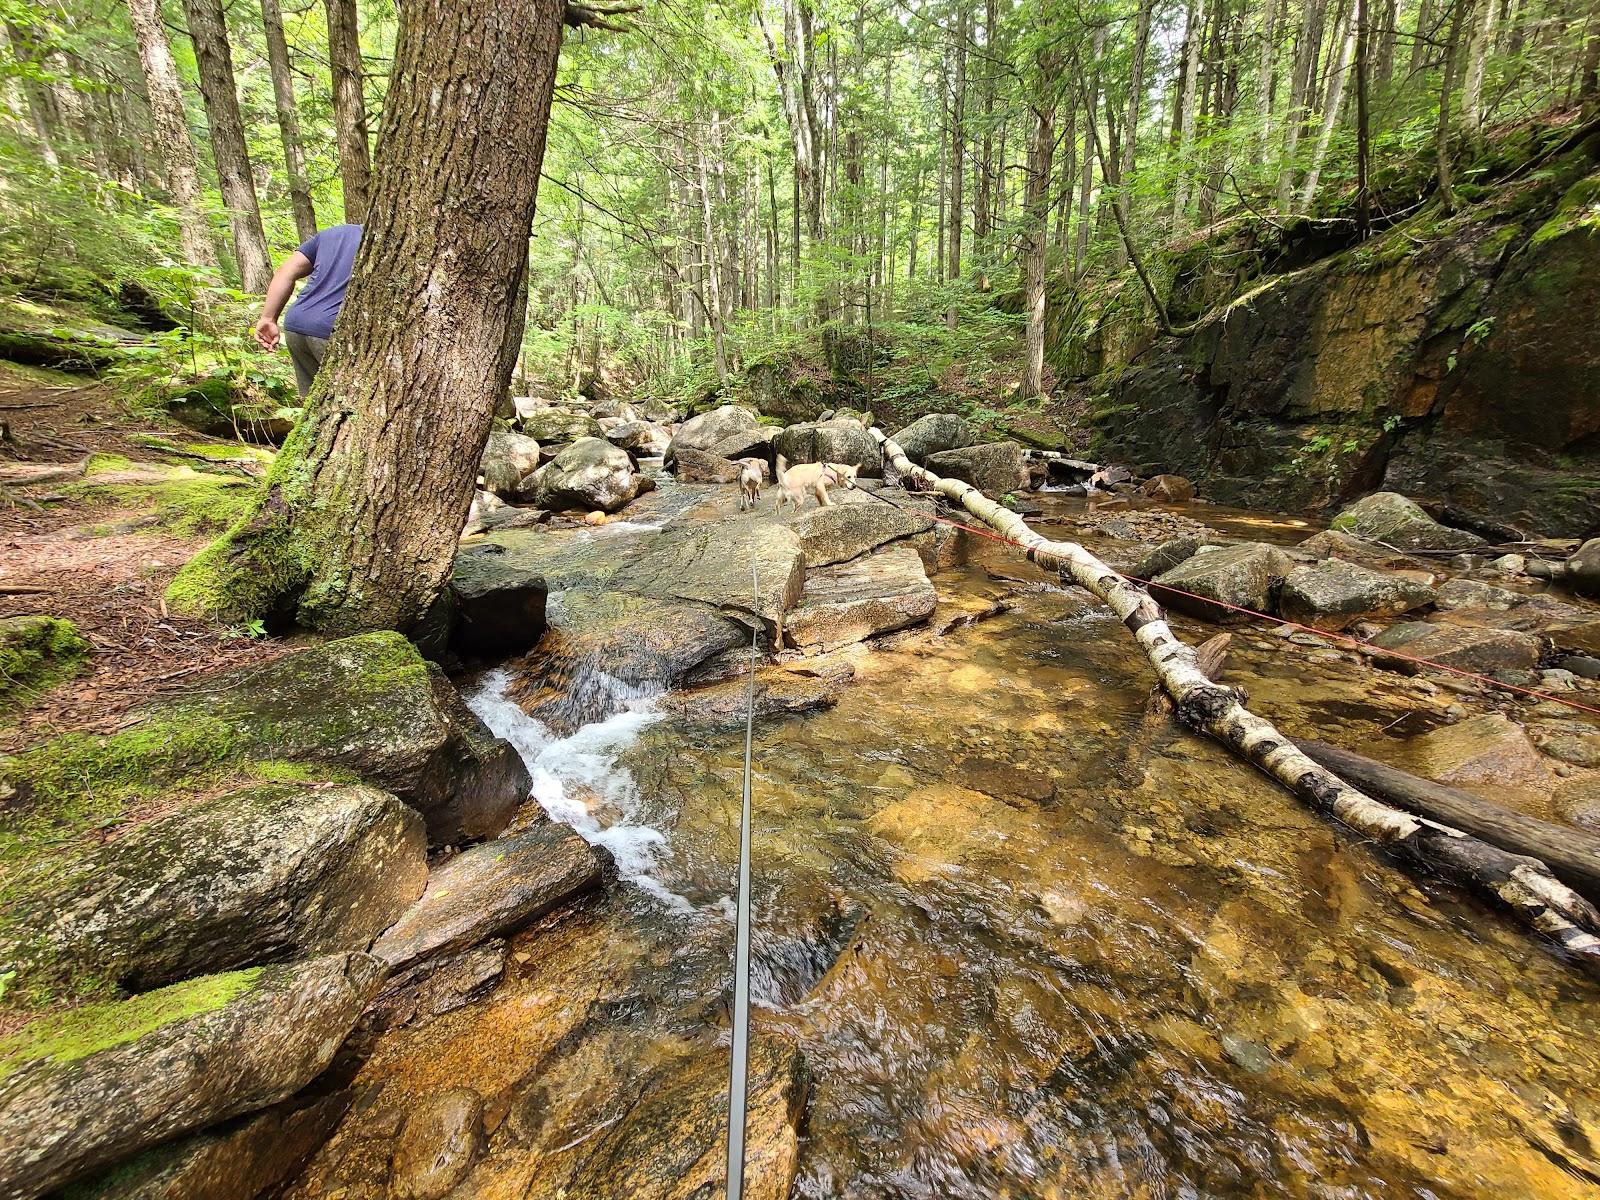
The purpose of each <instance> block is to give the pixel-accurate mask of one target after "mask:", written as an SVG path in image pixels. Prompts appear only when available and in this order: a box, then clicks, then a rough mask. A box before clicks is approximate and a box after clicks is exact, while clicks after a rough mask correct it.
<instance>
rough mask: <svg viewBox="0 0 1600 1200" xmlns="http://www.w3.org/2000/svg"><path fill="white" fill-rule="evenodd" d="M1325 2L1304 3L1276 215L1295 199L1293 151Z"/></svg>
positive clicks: (1312, 82) (1291, 78) (1310, 81)
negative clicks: (1303, 16)
mask: <svg viewBox="0 0 1600 1200" xmlns="http://www.w3.org/2000/svg"><path fill="white" fill-rule="evenodd" d="M1325 11H1326V9H1325V0H1307V3H1306V16H1305V24H1304V25H1303V26H1302V27H1301V30H1300V38H1299V40H1298V41H1297V42H1296V44H1295V51H1294V69H1293V71H1292V73H1291V74H1290V76H1289V107H1288V108H1287V109H1286V110H1285V112H1284V119H1283V156H1282V158H1281V159H1280V160H1279V165H1278V215H1279V216H1280V217H1286V216H1288V215H1289V205H1290V203H1291V202H1292V201H1293V199H1294V176H1295V170H1294V163H1295V152H1296V151H1297V150H1298V149H1299V147H1300V134H1301V133H1302V132H1303V130H1304V128H1305V122H1306V112H1307V104H1306V96H1307V95H1308V94H1310V93H1311V92H1313V91H1314V90H1315V85H1316V78H1315V75H1314V68H1315V64H1316V59H1317V48H1318V46H1319V45H1320V43H1321V40H1322V21H1323V17H1324V15H1325Z"/></svg>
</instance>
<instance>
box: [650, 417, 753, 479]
mask: <svg viewBox="0 0 1600 1200" xmlns="http://www.w3.org/2000/svg"><path fill="white" fill-rule="evenodd" d="M760 425H761V422H760V421H758V420H757V419H756V415H755V413H753V412H751V411H750V410H749V409H748V408H739V407H737V406H736V405H732V404H725V405H723V406H722V407H721V408H716V409H712V410H711V411H710V412H708V413H701V414H700V415H699V416H698V417H691V418H690V419H689V420H687V421H685V422H684V423H683V424H682V425H680V426H679V427H678V431H677V432H676V433H674V434H673V435H672V442H671V444H670V445H668V447H667V454H666V463H667V466H669V467H670V466H671V465H672V463H673V461H674V459H675V458H676V457H677V453H678V451H679V450H684V449H688V450H710V449H711V448H712V447H714V446H716V445H717V444H718V443H720V442H725V441H727V440H728V439H729V438H733V437H737V436H739V435H749V434H751V433H752V432H753V431H754V430H756V429H758V428H760Z"/></svg>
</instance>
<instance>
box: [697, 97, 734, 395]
mask: <svg viewBox="0 0 1600 1200" xmlns="http://www.w3.org/2000/svg"><path fill="white" fill-rule="evenodd" d="M716 121H717V118H716V117H715V116H713V117H712V129H713V132H714V131H715V129H716ZM695 163H696V168H697V175H696V178H697V180H698V182H699V189H698V190H699V200H700V236H701V238H702V240H703V243H704V246H705V249H704V251H703V252H702V254H701V260H702V262H704V264H705V266H704V278H705V287H706V310H707V311H706V316H707V319H708V320H709V321H710V322H711V346H712V351H713V353H714V355H715V362H716V368H717V378H718V379H727V377H728V353H727V348H726V346H725V345H724V342H723V333H722V330H723V310H722V282H721V279H720V278H719V277H720V276H721V274H722V272H721V271H720V270H719V269H718V267H717V261H716V259H717V252H716V228H715V223H714V220H713V218H712V212H711V210H712V200H711V179H710V173H709V171H708V170H707V168H706V148H705V143H704V142H703V141H702V142H700V143H699V144H698V145H697V146H696V148H695Z"/></svg>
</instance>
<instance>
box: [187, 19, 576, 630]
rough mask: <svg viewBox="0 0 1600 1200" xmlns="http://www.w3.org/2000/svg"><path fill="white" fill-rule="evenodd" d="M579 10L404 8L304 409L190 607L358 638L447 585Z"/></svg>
mask: <svg viewBox="0 0 1600 1200" xmlns="http://www.w3.org/2000/svg"><path fill="white" fill-rule="evenodd" d="M564 11H565V9H564V5H563V4H562V3H560V0H530V2H529V3H526V4H516V5H482V4H478V3H477V2H476V0H405V3H404V4H402V5H401V6H400V19H399V33H398V39H397V44H396V48H395V60H394V71H393V75H392V77H391V82H390V87H389V99H388V103H387V104H386V105H385V106H384V116H383V130H382V134H381V137H380V138H379V145H380V148H381V152H380V161H379V163H378V165H377V170H376V172H375V175H374V181H373V182H374V187H373V196H372V207H371V210H370V212H369V213H368V216H367V221H366V233H365V236H364V238H363V241H362V246H361V252H360V255H359V256H358V258H357V261H356V270H355V276H354V278H353V280H352V282H351V285H350V291H349V295H348V298H347V301H346V304H345V307H344V312H343V314H342V315H341V317H340V320H339V324H338V326H337V327H336V328H335V330H334V336H333V341H332V344H331V345H330V346H329V348H328V356H327V359H326V361H325V362H324V365H323V368H322V372H321V374H319V375H318V377H317V383H316V386H315V388H314V389H313V391H312V394H311V396H310V397H309V399H308V402H307V408H306V415H305V416H304V417H303V418H302V420H301V422H300V424H299V425H298V426H296V428H295V431H294V433H293V434H292V435H290V438H289V441H288V442H287V443H286V444H285V445H284V448H283V450H282V451H280V453H279V455H278V459H277V461H276V463H275V464H274V465H273V469H272V471H271V472H270V473H269V475H268V477H267V480H266V488H265V491H264V493H263V495H262V497H261V500H260V501H259V503H258V505H257V508H256V510H255V512H254V513H253V514H252V515H250V516H249V517H247V518H246V519H245V520H243V521H242V522H241V523H240V524H239V525H237V526H236V527H235V528H234V529H233V530H231V531H230V532H229V533H228V534H227V535H225V536H224V537H222V538H220V539H218V540H217V541H216V542H214V543H212V545H211V546H210V547H208V548H207V549H206V550H205V551H203V552H202V553H201V554H200V555H199V556H198V557H197V558H196V559H194V560H193V561H192V562H190V563H189V564H188V566H186V567H185V568H184V569H183V571H182V572H180V573H179V575H178V577H177V579H176V580H174V582H173V584H172V586H171V588H170V589H169V591H168V600H169V602H170V603H172V605H173V606H174V607H176V608H179V609H181V610H182V611H185V612H193V613H200V614H206V615H210V616H213V617H217V618H220V619H224V620H231V621H239V620H249V619H252V618H256V617H263V618H268V619H275V620H286V619H292V620H295V621H297V622H299V623H300V624H302V625H305V626H308V627H312V628H316V629H319V630H323V631H326V632H329V633H337V634H345V633H353V632H358V631H362V630H370V629H408V628H411V627H413V626H414V625H415V624H416V623H417V621H419V620H420V619H421V618H422V617H423V615H424V614H425V613H426V612H427V611H428V609H429V607H430V606H431V605H432V603H433V602H434V600H435V599H436V598H437V596H438V594H439V591H440V589H441V588H442V586H443V585H444V582H445V580H446V578H447V577H448V575H449V572H450V566H451V563H452V561H453V560H454V557H455V550H456V543H457V539H458V537H459V534H460V532H461V525H462V521H463V520H464V519H465V517H466V514H467V509H468V506H469V504H470V502H471V499H472V491H473V481H474V476H475V474H476V469H477V463H478V459H479V456H480V455H481V453H482V451H483V447H484V443H485V442H486V441H487V439H488V436H489V428H490V424H491V422H492V419H493V416H494V410H495V407H496V405H497V403H498V402H499V401H500V399H501V397H502V396H504V395H505V392H506V388H507V385H508V384H509V382H510V376H511V370H512V367H513V364H514V362H515V357H516V353H515V347H514V346H513V345H512V344H511V342H510V339H509V336H508V333H509V329H510V326H511V323H512V322H513V320H514V319H515V317H516V312H515V310H516V307H517V297H518V294H519V293H518V288H517V286H516V285H517V281H518V277H519V275H520V274H521V273H522V271H523V270H525V264H526V261H527V253H528V237H529V228H530V225H531V223H532V219H533V212H534V200H535V197H536V194H537V190H538V184H539V173H540V167H541V165H542V162H543V158H544V148H545V134H546V129H547V126H548V123H549V117H550V102H551V96H552V92H553V88H554V84H555V70H556V58H557V55H558V53H559V51H560V47H561V25H562V19H563V14H564ZM419 163H427V164H429V169H428V170H426V171H420V170H418V169H417V164H419ZM462 197H471V203H470V204H464V203H462V202H461V201H462ZM443 212H449V213H450V214H451V219H450V220H448V221H441V220H440V216H439V214H440V213H443Z"/></svg>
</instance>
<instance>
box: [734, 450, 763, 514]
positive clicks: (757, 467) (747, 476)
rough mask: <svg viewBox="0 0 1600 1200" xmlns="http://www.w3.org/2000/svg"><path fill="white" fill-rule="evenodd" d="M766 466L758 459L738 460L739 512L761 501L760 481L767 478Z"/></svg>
mask: <svg viewBox="0 0 1600 1200" xmlns="http://www.w3.org/2000/svg"><path fill="white" fill-rule="evenodd" d="M765 467H766V464H765V463H764V462H762V461H761V460H760V459H759V458H741V459H740V460H739V468H740V470H739V511H740V512H744V511H745V510H746V509H750V508H754V507H755V506H756V501H757V500H759V499H761V481H762V480H763V479H765V478H766V477H767V472H766V470H765V469H764V468H765Z"/></svg>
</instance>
